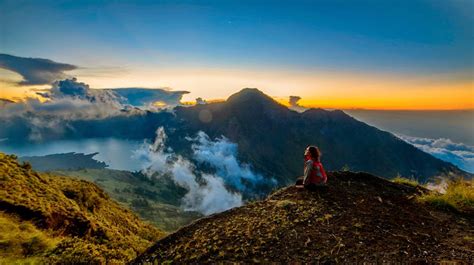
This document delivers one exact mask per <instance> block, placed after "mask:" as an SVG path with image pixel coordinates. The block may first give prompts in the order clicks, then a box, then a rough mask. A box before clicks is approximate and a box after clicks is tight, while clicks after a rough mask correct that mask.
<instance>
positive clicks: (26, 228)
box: [0, 212, 61, 263]
mask: <svg viewBox="0 0 474 265" xmlns="http://www.w3.org/2000/svg"><path fill="white" fill-rule="evenodd" d="M60 240H61V238H60V237H54V236H53V235H51V234H50V233H48V231H42V230H39V229H38V228H36V227H35V226H34V224H33V223H31V222H28V221H21V220H20V219H19V218H17V217H14V216H11V215H8V214H6V213H3V212H0V260H3V261H4V262H5V263H14V262H15V261H19V260H22V261H24V262H26V261H28V262H29V263H40V262H41V261H43V260H44V257H42V256H43V255H44V254H46V253H48V252H50V251H51V250H53V249H54V248H55V247H56V245H57V244H58V243H59V241H60Z"/></svg>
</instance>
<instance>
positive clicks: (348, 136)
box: [169, 88, 469, 184]
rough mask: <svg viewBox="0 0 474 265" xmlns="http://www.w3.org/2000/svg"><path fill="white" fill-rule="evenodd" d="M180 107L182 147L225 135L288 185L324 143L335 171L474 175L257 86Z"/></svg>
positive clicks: (178, 142) (174, 133)
mask: <svg viewBox="0 0 474 265" xmlns="http://www.w3.org/2000/svg"><path fill="white" fill-rule="evenodd" d="M175 110H176V115H177V117H178V118H179V119H181V123H180V125H179V126H178V127H177V128H178V129H177V130H170V133H169V139H170V142H173V141H174V144H175V147H176V149H177V150H180V148H181V147H183V146H186V143H185V140H184V136H187V135H192V134H194V133H195V132H197V131H199V130H202V131H204V132H206V133H207V134H208V135H209V136H211V137H218V136H220V135H224V136H225V137H227V138H229V139H230V140H231V141H233V142H236V143H237V144H238V146H239V155H240V156H241V159H242V160H243V161H245V162H249V163H250V164H252V165H253V166H254V168H255V169H256V170H257V171H260V172H262V173H264V174H266V175H267V176H272V177H274V178H276V179H278V180H279V181H281V183H283V184H284V183H290V182H292V181H293V179H294V177H295V176H298V175H300V174H301V172H302V167H303V164H302V158H303V152H304V149H305V148H306V146H308V145H317V146H319V147H320V149H321V150H322V152H323V157H322V161H323V163H324V165H325V166H326V168H327V169H330V170H337V169H341V168H343V167H345V168H347V167H348V168H350V169H351V170H354V171H366V172H370V173H373V174H377V175H380V176H384V177H387V178H392V177H395V176H397V175H398V174H401V175H402V176H407V177H414V178H416V179H418V180H420V181H422V182H424V181H426V180H428V179H430V178H432V177H434V176H437V175H445V174H448V173H449V172H454V173H456V174H459V175H465V176H469V175H468V174H467V173H465V172H463V171H461V170H459V169H458V168H457V167H455V166H454V165H452V164H450V163H447V162H443V161H441V160H439V159H437V158H434V157H433V156H431V155H429V154H427V153H425V152H422V151H420V150H419V149H417V148H415V147H414V146H412V145H410V144H407V143H405V142H404V141H402V140H400V139H399V138H397V137H395V136H394V135H392V134H391V133H388V132H384V131H381V130H379V129H377V128H375V127H372V126H369V125H367V124H365V123H363V122H360V121H358V120H356V119H354V118H352V117H351V116H349V115H347V114H346V113H344V112H343V111H340V110H334V111H327V110H323V109H309V110H307V111H305V112H303V113H298V112H295V111H292V110H289V109H288V108H286V107H285V106H283V105H280V104H278V103H277V102H276V101H274V100H273V99H272V98H270V97H268V96H267V95H265V94H264V93H262V92H261V91H259V90H257V89H249V88H247V89H243V90H242V91H240V92H238V93H236V94H234V95H232V96H230V97H229V99H228V100H227V101H225V102H219V103H210V104H203V105H196V106H193V107H178V108H176V109H175ZM182 152H183V153H186V150H185V149H184V150H182Z"/></svg>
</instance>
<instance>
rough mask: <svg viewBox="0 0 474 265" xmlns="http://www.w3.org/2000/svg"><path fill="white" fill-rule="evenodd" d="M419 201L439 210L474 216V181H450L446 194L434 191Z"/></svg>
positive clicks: (422, 196) (419, 198) (421, 197)
mask: <svg viewBox="0 0 474 265" xmlns="http://www.w3.org/2000/svg"><path fill="white" fill-rule="evenodd" d="M418 200H419V201H420V202H423V203H428V204H431V205H434V206H436V207H438V208H443V209H451V210H455V211H458V212H462V213H468V214H474V180H469V181H468V180H462V179H457V180H452V181H449V182H448V185H447V188H446V192H445V193H439V192H434V191H433V192H430V193H427V194H424V195H421V196H420V197H418Z"/></svg>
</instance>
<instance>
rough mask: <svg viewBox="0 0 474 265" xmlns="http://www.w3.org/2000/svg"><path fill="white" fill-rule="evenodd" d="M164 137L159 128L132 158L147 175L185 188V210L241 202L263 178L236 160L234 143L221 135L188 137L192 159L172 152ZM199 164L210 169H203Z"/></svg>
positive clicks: (215, 209)
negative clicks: (138, 161)
mask: <svg viewBox="0 0 474 265" xmlns="http://www.w3.org/2000/svg"><path fill="white" fill-rule="evenodd" d="M166 139H167V136H166V133H165V131H164V129H163V128H162V127H160V128H158V129H157V131H156V138H155V141H154V142H153V143H145V144H144V145H143V146H142V147H141V148H140V149H139V150H137V151H136V152H135V158H137V159H139V160H140V161H142V163H143V170H142V171H143V172H144V173H145V174H146V175H148V176H150V177H164V176H168V177H170V178H171V179H172V180H173V181H174V182H175V183H176V184H177V185H179V186H180V187H183V188H185V189H187V190H188V193H187V194H186V195H185V196H184V198H183V201H182V206H183V207H184V209H185V210H192V211H198V212H201V213H203V214H206V215H208V214H212V213H216V212H221V211H224V210H227V209H230V208H233V207H237V206H240V205H242V204H243V199H242V197H243V193H245V192H250V191H251V190H252V192H254V191H253V188H254V187H256V186H257V185H258V184H259V183H260V182H264V181H265V179H264V178H263V177H262V176H261V175H259V174H256V173H254V172H253V171H252V170H251V168H250V166H249V165H246V164H243V163H240V162H239V161H238V160H237V145H236V144H235V143H232V142H230V141H229V140H228V139H226V138H224V137H221V138H217V139H215V140H211V139H210V138H209V136H207V134H205V133H204V132H198V133H197V135H196V137H194V138H189V139H188V140H189V141H190V142H191V143H192V160H191V159H187V158H184V157H183V156H180V155H177V154H175V153H174V152H173V150H171V148H169V147H167V146H166ZM193 161H195V163H194V162H193ZM202 166H205V167H206V168H207V169H210V170H212V171H213V172H212V173H210V171H209V170H207V171H206V172H204V171H203V170H202V169H201V168H202ZM267 181H268V180H267ZM270 182H274V181H273V180H270Z"/></svg>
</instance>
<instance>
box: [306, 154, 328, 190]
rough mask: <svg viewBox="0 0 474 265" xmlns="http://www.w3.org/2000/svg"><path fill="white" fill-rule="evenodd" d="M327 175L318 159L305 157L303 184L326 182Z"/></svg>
mask: <svg viewBox="0 0 474 265" xmlns="http://www.w3.org/2000/svg"><path fill="white" fill-rule="evenodd" d="M327 179H328V177H327V175H326V172H325V171H324V167H323V165H322V164H321V162H319V161H313V160H311V159H307V160H306V161H305V168H304V185H308V184H321V183H326V181H327Z"/></svg>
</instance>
